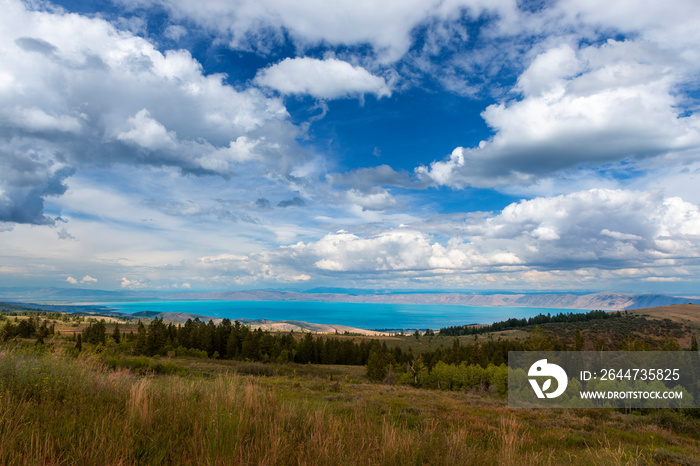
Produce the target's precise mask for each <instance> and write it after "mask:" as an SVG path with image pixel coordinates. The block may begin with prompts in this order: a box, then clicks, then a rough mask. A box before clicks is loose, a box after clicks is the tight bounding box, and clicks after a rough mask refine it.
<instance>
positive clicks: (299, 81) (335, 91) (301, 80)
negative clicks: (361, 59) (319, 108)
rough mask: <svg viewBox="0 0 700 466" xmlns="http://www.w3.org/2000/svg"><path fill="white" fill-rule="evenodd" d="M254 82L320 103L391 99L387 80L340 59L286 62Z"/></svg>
mask: <svg viewBox="0 0 700 466" xmlns="http://www.w3.org/2000/svg"><path fill="white" fill-rule="evenodd" d="M254 82H255V83H256V84H257V85H259V86H266V87H269V88H272V89H275V90H276V91H279V92H281V93H282V94H308V95H311V96H313V97H317V98H319V99H337V98H340V97H349V96H354V95H360V96H361V95H363V94H374V95H376V96H377V97H378V98H381V97H388V96H391V89H390V88H389V85H388V84H387V83H386V81H385V80H384V78H382V77H379V76H375V75H373V74H371V73H370V72H369V71H367V70H366V69H364V68H362V67H361V66H353V65H351V64H350V63H348V62H345V61H342V60H338V59H336V58H327V59H325V60H317V59H315V58H308V57H304V58H286V59H284V60H282V61H281V62H279V63H277V64H275V65H272V66H270V67H269V68H265V69H264V70H261V71H259V72H258V74H257V75H256V77H255V80H254Z"/></svg>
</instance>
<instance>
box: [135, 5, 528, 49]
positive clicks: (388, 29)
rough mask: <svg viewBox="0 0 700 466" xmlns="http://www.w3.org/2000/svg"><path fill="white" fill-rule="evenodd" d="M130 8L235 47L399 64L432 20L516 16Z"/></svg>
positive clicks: (411, 10)
mask: <svg viewBox="0 0 700 466" xmlns="http://www.w3.org/2000/svg"><path fill="white" fill-rule="evenodd" d="M123 3H124V4H126V5H138V6H141V7H144V6H158V7H161V8H163V9H165V11H169V12H170V14H171V15H172V16H173V17H174V18H176V19H178V20H182V19H185V18H186V19H187V20H188V21H193V22H195V23H198V24H199V25H201V26H203V27H205V28H206V29H208V30H210V31H214V32H216V33H217V34H218V35H219V36H223V37H225V38H227V39H229V42H230V44H231V46H232V47H234V48H239V49H251V48H253V49H256V50H262V51H264V50H266V48H267V47H269V43H270V42H273V43H274V42H281V41H282V40H283V38H284V35H285V33H286V34H287V35H288V36H290V37H291V38H292V40H293V41H294V42H295V43H296V44H297V45H298V46H300V47H308V46H312V45H316V44H319V43H328V44H331V45H356V44H369V45H370V46H371V47H372V48H373V50H374V52H375V53H376V54H377V55H379V57H380V59H381V60H383V61H394V60H397V59H399V58H400V57H401V56H402V55H403V54H404V53H405V52H406V51H407V50H408V49H409V47H410V46H411V43H412V37H411V33H412V30H413V29H414V28H415V27H416V26H417V25H418V24H420V23H422V22H424V21H426V20H427V19H430V18H445V17H447V16H449V15H453V14H455V13H457V12H459V11H460V10H462V9H468V10H470V11H471V12H472V14H473V16H474V17H479V16H480V15H481V13H483V12H491V13H497V14H499V15H501V16H503V17H511V16H513V12H514V11H515V10H516V7H515V5H514V4H513V2H510V1H507V0H499V1H483V0H457V1H450V2H444V1H440V0H387V1H383V2H375V1H372V0H353V1H351V0H340V1H334V2H316V1H311V2H289V1H285V0H240V1H237V2H231V3H229V2H204V3H197V4H193V3H192V2H189V1H187V0H175V1H163V0H128V1H127V0H124V1H123Z"/></svg>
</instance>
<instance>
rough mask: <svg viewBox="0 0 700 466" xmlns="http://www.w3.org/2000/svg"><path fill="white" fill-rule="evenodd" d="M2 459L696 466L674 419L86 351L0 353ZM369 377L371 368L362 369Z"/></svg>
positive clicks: (320, 370)
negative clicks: (128, 361) (106, 357)
mask: <svg viewBox="0 0 700 466" xmlns="http://www.w3.org/2000/svg"><path fill="white" fill-rule="evenodd" d="M0 361H1V364H0V464H8V465H9V464H331V463H332V464H477V463H478V464H513V465H515V464H562V463H564V462H566V463H569V464H698V458H700V439H699V438H698V432H700V430H699V429H700V420H698V419H696V418H692V417H689V416H687V415H686V414H683V413H680V412H674V411H663V410H659V411H656V412H651V413H647V414H645V415H640V414H622V413H620V412H617V411H614V410H522V409H519V410H511V409H508V408H507V406H506V401H505V400H504V399H502V398H498V397H494V396H491V395H488V394H485V393H474V392H443V391H433V390H420V389H414V388H410V387H403V386H387V385H381V384H371V383H367V382H365V381H364V380H363V376H362V373H361V371H358V368H357V367H349V366H333V368H332V369H333V371H332V372H330V373H329V372H328V368H327V367H324V366H311V365H307V366H309V367H308V368H307V369H306V370H304V366H301V367H296V368H295V367H294V366H293V365H292V366H287V368H290V369H291V371H292V372H291V373H286V374H285V373H284V372H283V371H279V372H278V373H275V369H274V367H275V366H274V365H262V364H259V366H260V367H262V366H271V369H270V370H269V371H268V375H245V374H242V373H241V371H239V369H242V370H243V372H246V371H247V372H248V373H251V372H255V371H254V370H252V369H251V368H252V367H254V366H249V367H247V368H246V366H244V364H245V363H240V362H239V363H232V362H225V361H212V360H207V359H203V360H199V359H191V358H190V359H188V358H175V359H173V361H172V363H173V364H176V365H178V366H180V367H182V368H183V370H184V371H185V372H183V373H181V374H180V375H165V376H154V375H138V374H135V373H133V372H131V371H128V370H125V369H117V370H110V369H108V368H107V367H106V366H105V365H104V364H103V363H101V362H100V360H99V359H98V358H97V357H96V356H94V355H89V354H85V353H83V354H81V355H80V356H79V357H77V358H76V357H72V356H69V355H67V354H65V352H64V351H63V350H61V349H60V348H59V347H55V351H53V352H51V351H44V352H41V351H37V350H35V349H33V348H31V347H27V346H25V345H19V346H18V347H17V348H15V349H13V350H8V349H4V350H0ZM359 369H361V368H359Z"/></svg>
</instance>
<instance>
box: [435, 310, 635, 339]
mask: <svg viewBox="0 0 700 466" xmlns="http://www.w3.org/2000/svg"><path fill="white" fill-rule="evenodd" d="M623 315H624V314H623V313H622V312H620V311H617V312H605V311H599V310H595V311H589V312H584V313H578V314H577V313H573V312H567V313H563V312H560V313H558V314H555V315H551V314H547V315H544V314H538V315H536V316H535V317H530V318H527V319H526V318H522V319H516V318H511V319H508V320H503V321H500V322H494V323H493V324H491V325H478V326H477V325H456V326H453V327H445V328H441V329H440V332H439V334H440V335H442V336H459V335H477V334H480V333H489V332H498V331H501V330H509V329H513V328H520V327H526V326H528V325H543V324H550V323H557V322H567V323H572V322H587V321H590V320H598V319H610V318H617V317H622V316H623Z"/></svg>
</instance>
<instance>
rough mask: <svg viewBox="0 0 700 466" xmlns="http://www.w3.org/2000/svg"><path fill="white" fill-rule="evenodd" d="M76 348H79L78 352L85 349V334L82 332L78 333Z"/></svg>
mask: <svg viewBox="0 0 700 466" xmlns="http://www.w3.org/2000/svg"><path fill="white" fill-rule="evenodd" d="M75 349H77V350H78V352H80V351H82V350H83V336H82V334H80V333H79V334H78V340H77V341H76V343H75Z"/></svg>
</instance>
